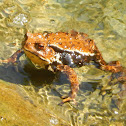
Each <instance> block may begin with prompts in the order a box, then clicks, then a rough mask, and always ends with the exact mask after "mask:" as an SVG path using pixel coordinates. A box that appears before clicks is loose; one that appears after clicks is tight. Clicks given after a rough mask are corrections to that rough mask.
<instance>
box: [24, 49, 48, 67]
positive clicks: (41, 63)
mask: <svg viewBox="0 0 126 126" xmlns="http://www.w3.org/2000/svg"><path fill="white" fill-rule="evenodd" d="M24 52H25V54H26V56H27V57H28V59H30V61H31V62H32V63H33V64H34V65H35V66H36V67H37V68H45V66H46V65H49V64H50V62H49V60H46V59H45V58H43V57H42V56H41V55H40V54H38V53H36V52H33V51H30V50H26V49H24Z"/></svg>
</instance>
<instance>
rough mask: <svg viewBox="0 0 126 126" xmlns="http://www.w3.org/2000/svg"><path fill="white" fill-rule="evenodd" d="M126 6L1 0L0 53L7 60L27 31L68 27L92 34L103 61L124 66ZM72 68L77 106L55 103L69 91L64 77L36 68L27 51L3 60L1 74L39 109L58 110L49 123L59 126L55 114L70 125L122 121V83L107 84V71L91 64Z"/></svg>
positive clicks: (93, 0)
mask: <svg viewBox="0 0 126 126" xmlns="http://www.w3.org/2000/svg"><path fill="white" fill-rule="evenodd" d="M125 6H126V2H125V1H124V0H120V1H118V0H111V1H109V0H69V1H68V0H28V1H27V0H14V1H12V0H7V1H4V0H1V1H0V44H1V50H0V58H1V59H6V58H8V57H9V56H10V55H11V54H13V53H14V52H15V51H16V50H17V49H19V48H20V47H21V42H22V41H23V40H24V35H25V33H26V32H27V31H29V32H32V33H37V32H46V31H47V32H58V31H62V32H70V31H71V30H72V29H74V30H76V31H78V32H84V33H87V34H88V35H89V37H90V38H92V39H94V41H95V42H96V45H97V47H98V48H99V50H100V51H101V53H102V55H103V58H104V59H105V61H107V62H110V61H115V60H119V61H120V62H121V64H122V65H123V66H125V67H126V41H125V39H126V36H125V33H126V20H125V19H126V9H125ZM74 70H75V71H76V73H77V75H78V78H79V82H80V90H79V92H78V95H77V97H76V101H77V105H75V104H73V103H72V102H71V103H66V104H64V105H63V106H58V105H57V104H58V103H60V102H61V98H60V96H61V95H67V94H68V92H69V91H70V84H69V81H68V80H67V78H66V76H65V75H64V74H56V75H55V74H54V73H52V72H50V71H44V70H37V69H35V68H34V67H33V66H32V65H31V64H29V63H28V61H27V59H26V58H25V56H22V57H21V59H20V62H19V63H18V64H17V65H15V66H13V65H7V64H1V66H0V79H1V80H2V81H4V82H9V83H13V84H15V85H17V86H21V88H22V90H25V92H26V94H27V95H26V96H25V97H26V99H25V100H27V98H28V99H30V100H32V101H37V104H39V105H40V106H41V105H42V106H43V109H46V110H47V111H48V112H49V113H51V114H52V115H56V116H55V119H54V118H52V117H51V118H50V122H51V123H50V124H49V125H50V126H52V125H60V124H59V123H58V121H57V117H58V118H60V119H61V120H64V121H65V122H69V124H68V125H73V126H83V125H85V126H91V125H93V126H95V125H96V126H98V125H104V126H106V125H112V126H116V125H120V126H123V125H125V124H126V114H125V113H126V109H125V108H126V107H125V106H126V98H125V92H122V91H121V90H123V87H121V85H122V83H120V82H118V83H116V84H115V85H113V82H112V84H111V85H108V82H109V78H110V75H111V73H109V72H104V71H101V70H98V69H96V68H95V67H94V66H93V65H90V66H84V67H81V68H75V69H74ZM114 81H116V79H114ZM7 84H8V83H7ZM123 85H124V87H125V84H123ZM31 89H33V90H31ZM103 89H104V90H105V91H104V90H103ZM15 90H16V89H15ZM18 93H19V95H20V96H21V97H24V96H23V95H22V93H20V91H18ZM120 97H121V98H120ZM120 99H121V101H120ZM1 113H2V112H1ZM2 114H3V115H4V113H2ZM34 114H35V113H34ZM3 115H1V116H3ZM47 119H48V118H47ZM36 125H39V124H36Z"/></svg>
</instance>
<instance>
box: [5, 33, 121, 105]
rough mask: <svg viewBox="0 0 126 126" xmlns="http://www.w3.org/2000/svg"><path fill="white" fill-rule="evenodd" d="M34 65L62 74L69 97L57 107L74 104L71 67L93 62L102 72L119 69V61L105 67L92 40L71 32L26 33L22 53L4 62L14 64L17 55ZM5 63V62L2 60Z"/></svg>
mask: <svg viewBox="0 0 126 126" xmlns="http://www.w3.org/2000/svg"><path fill="white" fill-rule="evenodd" d="M23 51H24V53H25V54H26V56H27V57H28V58H29V59H30V60H31V61H32V62H33V64H35V65H37V67H40V68H45V69H47V68H48V66H51V67H52V69H53V70H54V71H57V70H58V71H61V72H64V73H65V74H66V75H67V76H68V78H69V80H70V83H71V93H70V95H69V96H68V97H67V98H65V99H64V100H63V101H62V102H61V104H63V103H65V102H68V101H70V100H74V99H75V96H76V94H77V91H78V90H79V82H78V79H77V75H76V73H75V71H74V70H73V69H72V67H73V66H75V65H76V66H83V65H85V63H89V62H90V61H92V60H93V61H94V62H95V63H97V64H98V65H99V68H100V69H102V70H107V71H111V72H113V73H116V72H120V71H122V70H123V67H122V66H121V65H120V62H119V61H113V62H111V63H106V62H105V61H104V59H103V58H102V55H101V53H100V52H99V50H98V48H97V47H96V45H95V43H94V41H93V40H91V39H90V38H88V36H87V34H85V33H78V32H75V31H72V32H71V33H65V32H57V33H49V34H47V33H44V34H41V33H35V34H32V33H27V36H26V41H24V42H23V43H22V49H20V50H18V51H17V52H16V53H15V54H14V55H12V57H11V58H9V59H8V62H15V61H16V60H17V55H18V54H19V53H21V52H23ZM5 61H7V60H5Z"/></svg>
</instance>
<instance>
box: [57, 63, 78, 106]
mask: <svg viewBox="0 0 126 126" xmlns="http://www.w3.org/2000/svg"><path fill="white" fill-rule="evenodd" d="M57 70H59V71H61V72H64V73H65V74H66V75H67V76H68V78H69V81H70V83H71V92H70V95H69V96H68V97H67V98H65V99H63V101H62V102H61V103H60V105H62V104H63V103H65V102H68V101H70V100H74V101H75V97H76V95H77V91H78V90H79V82H78V79H77V75H76V73H75V71H74V70H73V69H72V68H71V67H69V66H67V65H58V66H57Z"/></svg>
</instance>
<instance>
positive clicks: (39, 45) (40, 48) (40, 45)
mask: <svg viewBox="0 0 126 126" xmlns="http://www.w3.org/2000/svg"><path fill="white" fill-rule="evenodd" d="M35 48H36V50H43V49H44V46H43V45H42V44H40V43H35Z"/></svg>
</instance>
